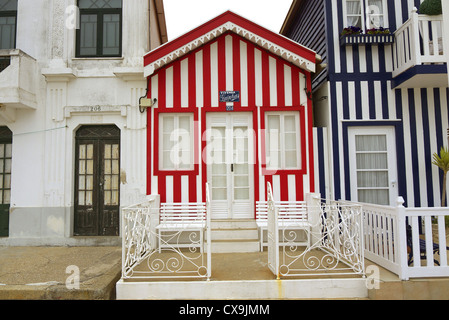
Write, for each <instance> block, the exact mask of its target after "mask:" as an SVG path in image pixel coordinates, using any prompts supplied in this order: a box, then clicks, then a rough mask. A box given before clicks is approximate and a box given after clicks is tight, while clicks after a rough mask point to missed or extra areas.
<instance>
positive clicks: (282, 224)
mask: <svg viewBox="0 0 449 320" xmlns="http://www.w3.org/2000/svg"><path fill="white" fill-rule="evenodd" d="M275 204H276V206H277V207H278V208H279V230H284V231H285V230H304V231H305V233H306V237H307V239H306V241H300V242H297V241H295V242H293V243H292V242H285V241H284V240H285V239H282V238H280V239H279V244H280V245H283V246H286V245H291V244H294V245H303V246H309V245H310V222H309V219H308V215H307V207H306V202H305V201H275ZM256 224H257V227H258V229H259V241H260V251H263V247H266V246H267V242H266V241H264V231H267V230H268V202H267V201H257V202H256Z"/></svg>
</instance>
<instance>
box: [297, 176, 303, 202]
mask: <svg viewBox="0 0 449 320" xmlns="http://www.w3.org/2000/svg"><path fill="white" fill-rule="evenodd" d="M303 180H304V179H303V175H302V174H297V175H295V183H296V201H304V183H303Z"/></svg>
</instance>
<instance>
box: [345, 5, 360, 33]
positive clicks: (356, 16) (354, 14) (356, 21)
mask: <svg viewBox="0 0 449 320" xmlns="http://www.w3.org/2000/svg"><path fill="white" fill-rule="evenodd" d="M346 16H347V19H348V21H347V24H348V26H349V27H351V26H353V27H359V28H361V27H362V4H361V0H355V1H353V0H347V1H346Z"/></svg>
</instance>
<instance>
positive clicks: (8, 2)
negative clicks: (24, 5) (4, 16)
mask: <svg viewBox="0 0 449 320" xmlns="http://www.w3.org/2000/svg"><path fill="white" fill-rule="evenodd" d="M0 11H17V0H0Z"/></svg>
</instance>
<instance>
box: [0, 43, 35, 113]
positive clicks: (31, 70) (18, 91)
mask: <svg viewBox="0 0 449 320" xmlns="http://www.w3.org/2000/svg"><path fill="white" fill-rule="evenodd" d="M36 90H37V62H36V60H35V59H34V58H32V57H30V56H29V55H27V54H26V53H24V52H23V51H21V50H18V49H7V50H0V106H1V108H0V116H2V117H3V118H5V116H6V117H7V118H8V119H7V120H8V121H14V114H15V112H14V110H15V109H29V110H34V109H36V107H37V100H36Z"/></svg>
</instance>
